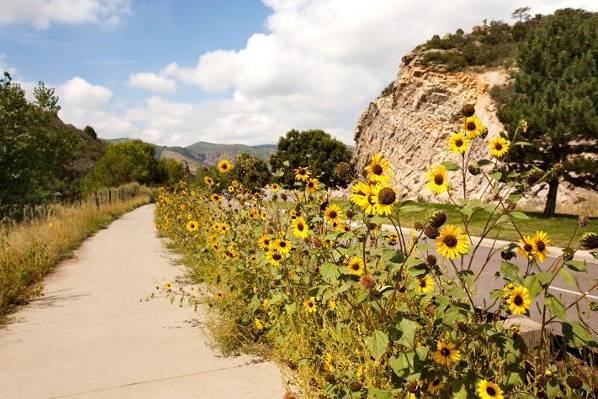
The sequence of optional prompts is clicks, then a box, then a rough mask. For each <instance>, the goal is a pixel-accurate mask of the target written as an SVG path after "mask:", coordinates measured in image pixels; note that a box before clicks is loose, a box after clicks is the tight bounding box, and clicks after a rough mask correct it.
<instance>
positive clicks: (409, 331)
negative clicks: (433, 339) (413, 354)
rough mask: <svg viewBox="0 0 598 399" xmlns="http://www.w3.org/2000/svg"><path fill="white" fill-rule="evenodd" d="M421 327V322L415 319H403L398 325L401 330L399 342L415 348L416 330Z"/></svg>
mask: <svg viewBox="0 0 598 399" xmlns="http://www.w3.org/2000/svg"><path fill="white" fill-rule="evenodd" d="M417 327H419V324H417V322H415V321H413V320H409V319H403V320H401V322H400V323H399V325H398V329H399V331H401V333H402V334H401V338H399V339H398V340H397V342H398V343H399V344H401V345H403V346H406V347H407V348H410V349H411V348H413V340H414V339H415V331H416V330H417Z"/></svg>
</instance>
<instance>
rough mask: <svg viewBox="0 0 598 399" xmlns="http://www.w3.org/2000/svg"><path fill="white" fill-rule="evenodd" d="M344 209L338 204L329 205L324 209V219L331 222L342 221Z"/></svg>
mask: <svg viewBox="0 0 598 399" xmlns="http://www.w3.org/2000/svg"><path fill="white" fill-rule="evenodd" d="M341 214H342V209H341V207H340V206H338V205H328V206H327V207H326V210H324V219H325V220H326V221H327V222H328V223H329V224H332V223H333V222H337V223H340V222H341V220H342V217H341Z"/></svg>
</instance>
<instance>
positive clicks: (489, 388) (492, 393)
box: [486, 387, 496, 396]
mask: <svg viewBox="0 0 598 399" xmlns="http://www.w3.org/2000/svg"><path fill="white" fill-rule="evenodd" d="M486 393H487V394H488V395H490V396H494V395H496V390H495V389H494V388H492V387H486Z"/></svg>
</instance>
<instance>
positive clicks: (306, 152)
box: [270, 130, 351, 187]
mask: <svg viewBox="0 0 598 399" xmlns="http://www.w3.org/2000/svg"><path fill="white" fill-rule="evenodd" d="M340 162H346V163H350V162H351V151H350V150H349V148H348V147H347V146H346V145H345V144H343V143H342V142H340V141H339V140H337V139H334V138H332V137H331V136H330V135H329V134H328V133H326V132H324V131H323V130H306V131H302V132H300V131H298V130H291V131H289V132H288V133H287V134H286V136H285V137H281V138H280V139H279V141H278V151H277V152H276V153H274V154H272V156H271V157H270V165H271V166H272V170H273V171H275V172H276V171H277V170H282V171H284V175H283V176H282V182H283V183H284V184H286V185H289V186H291V185H293V183H294V174H293V169H295V168H298V167H302V166H307V167H308V168H309V169H310V171H311V172H312V175H313V176H314V177H316V178H318V179H319V180H320V181H321V182H322V183H324V184H326V185H327V186H329V187H346V186H347V184H348V183H349V181H350V176H349V174H347V176H339V175H338V174H337V173H335V168H336V165H338V164H339V163H340Z"/></svg>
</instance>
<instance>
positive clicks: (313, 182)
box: [305, 178, 320, 194]
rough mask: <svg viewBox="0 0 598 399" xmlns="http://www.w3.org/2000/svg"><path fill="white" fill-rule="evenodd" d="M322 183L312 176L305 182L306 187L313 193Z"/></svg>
mask: <svg viewBox="0 0 598 399" xmlns="http://www.w3.org/2000/svg"><path fill="white" fill-rule="evenodd" d="M319 185H320V181H319V180H318V179H314V178H310V179H308V180H307V183H305V189H306V190H307V191H309V192H310V193H311V194H313V193H315V192H316V190H317V189H318V186H319Z"/></svg>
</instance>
